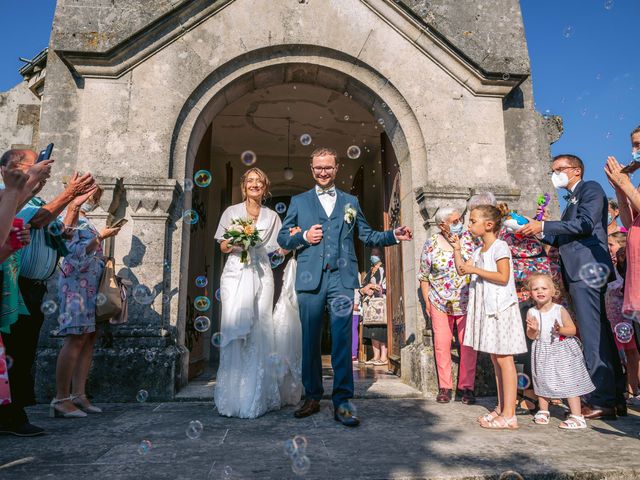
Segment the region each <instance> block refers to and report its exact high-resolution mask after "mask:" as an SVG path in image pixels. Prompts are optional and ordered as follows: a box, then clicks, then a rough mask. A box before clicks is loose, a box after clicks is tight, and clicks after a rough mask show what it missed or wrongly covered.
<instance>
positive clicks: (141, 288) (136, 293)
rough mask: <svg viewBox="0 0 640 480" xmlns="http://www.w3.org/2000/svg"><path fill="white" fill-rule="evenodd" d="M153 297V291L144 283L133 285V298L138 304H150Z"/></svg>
mask: <svg viewBox="0 0 640 480" xmlns="http://www.w3.org/2000/svg"><path fill="white" fill-rule="evenodd" d="M154 298H155V292H153V291H151V289H150V288H149V287H147V286H146V285H142V284H138V285H136V286H135V287H133V299H134V300H135V301H136V302H138V303H139V304H140V305H150V304H151V303H152V302H153V299H154Z"/></svg>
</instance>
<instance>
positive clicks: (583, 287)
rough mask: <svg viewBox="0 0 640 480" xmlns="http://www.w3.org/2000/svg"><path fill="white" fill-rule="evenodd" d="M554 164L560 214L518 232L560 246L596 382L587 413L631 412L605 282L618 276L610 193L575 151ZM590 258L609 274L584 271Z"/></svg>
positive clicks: (592, 416) (588, 415)
mask: <svg viewBox="0 0 640 480" xmlns="http://www.w3.org/2000/svg"><path fill="white" fill-rule="evenodd" d="M551 170H552V172H551V181H552V182H553V185H554V187H556V188H558V189H565V190H567V192H568V193H567V195H565V199H566V200H567V207H566V208H565V210H564V212H563V213H562V218H561V220H560V221H549V220H548V219H547V218H544V220H543V221H542V222H538V221H535V220H530V221H529V223H528V224H527V225H525V226H524V227H523V228H522V229H520V230H518V233H519V234H522V235H537V234H540V236H541V240H542V241H543V242H544V243H547V244H549V245H552V246H554V247H558V248H559V251H560V262H561V267H562V277H563V281H564V283H565V285H566V286H567V289H568V291H569V294H570V295H571V298H572V299H573V305H574V309H575V312H576V320H577V322H578V330H579V332H580V338H581V339H582V342H583V345H584V356H585V360H586V363H587V368H588V370H589V375H590V376H591V380H592V381H593V383H594V385H595V387H596V389H595V391H594V392H593V393H591V394H590V395H589V403H588V404H587V405H585V406H584V407H583V410H582V413H583V415H584V416H585V417H586V418H590V419H595V418H615V417H616V413H617V414H618V415H626V413H627V412H626V405H625V400H624V396H623V393H624V388H625V385H624V383H625V382H624V377H623V375H622V367H621V365H620V359H619V357H618V354H617V351H616V347H615V343H614V339H613V334H612V332H611V327H610V326H609V322H608V320H607V317H606V311H605V306H604V296H605V293H606V289H607V285H606V284H607V283H608V282H611V281H614V280H615V273H614V270H613V264H612V262H611V257H610V255H609V253H608V248H607V214H608V208H609V204H608V201H607V197H606V195H605V193H604V190H603V189H602V187H601V186H600V184H598V183H597V182H594V181H584V180H583V179H582V177H583V175H584V163H583V162H582V160H581V159H580V158H578V157H577V156H575V155H569V154H563V155H558V156H556V157H555V158H554V159H553V163H552V165H551ZM545 217H547V215H545ZM587 264H595V265H600V266H602V268H603V269H604V271H605V273H606V272H608V278H604V279H602V281H601V282H598V281H597V280H599V279H594V278H591V277H589V278H587V277H585V272H584V269H583V270H582V271H581V269H582V267H583V266H585V265H587Z"/></svg>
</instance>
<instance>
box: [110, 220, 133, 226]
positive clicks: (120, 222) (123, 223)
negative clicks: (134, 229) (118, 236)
mask: <svg viewBox="0 0 640 480" xmlns="http://www.w3.org/2000/svg"><path fill="white" fill-rule="evenodd" d="M128 221H129V220H127V219H126V218H121V219H120V220H118V221H117V222H115V223H114V224H113V225H111V227H109V228H120V227H124V226H125V225H126V223H127V222H128Z"/></svg>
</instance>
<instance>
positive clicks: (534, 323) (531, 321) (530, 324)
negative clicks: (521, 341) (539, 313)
mask: <svg viewBox="0 0 640 480" xmlns="http://www.w3.org/2000/svg"><path fill="white" fill-rule="evenodd" d="M527 330H529V331H530V332H531V333H532V334H534V335H536V336H537V335H538V333H539V330H540V327H539V326H538V320H536V319H535V318H533V317H527Z"/></svg>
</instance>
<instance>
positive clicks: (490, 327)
mask: <svg viewBox="0 0 640 480" xmlns="http://www.w3.org/2000/svg"><path fill="white" fill-rule="evenodd" d="M507 214H508V212H507V211H501V210H500V209H498V208H496V207H494V206H492V205H481V206H478V207H476V208H474V209H473V210H471V214H470V217H469V232H470V233H471V234H472V235H473V236H474V237H479V238H481V239H482V244H483V246H482V247H480V248H478V249H476V250H475V251H474V252H473V256H472V257H471V258H470V259H469V261H467V262H465V261H464V260H463V259H462V256H461V253H460V251H461V246H460V240H459V239H458V237H457V236H455V235H453V236H450V237H448V240H449V242H450V243H451V245H452V246H453V249H454V259H455V264H456V269H457V271H458V274H460V275H471V284H470V285H469V304H468V307H467V328H466V329H465V334H464V340H463V345H465V346H468V347H472V348H473V349H474V350H477V351H479V352H485V353H489V354H490V355H491V362H492V363H493V367H494V370H495V376H496V385H497V389H498V406H497V407H496V408H495V409H494V410H493V411H492V412H490V413H488V414H486V415H483V416H481V417H479V418H478V421H479V422H480V425H481V426H482V427H483V428H492V429H515V428H518V420H517V418H516V415H515V405H516V393H517V388H518V385H517V372H516V366H515V362H514V360H513V356H514V355H516V354H518V353H524V352H526V351H527V344H526V340H525V336H524V328H523V327H522V317H521V316H520V310H519V309H518V296H517V294H516V287H515V282H514V277H513V273H512V268H513V267H512V263H511V251H510V250H509V246H508V245H507V243H506V242H504V241H502V240H499V239H498V238H497V234H498V232H499V231H500V226H501V224H502V218H503V217H504V216H506V215H507Z"/></svg>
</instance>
